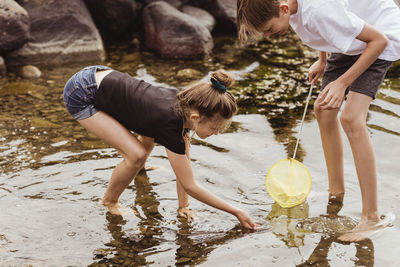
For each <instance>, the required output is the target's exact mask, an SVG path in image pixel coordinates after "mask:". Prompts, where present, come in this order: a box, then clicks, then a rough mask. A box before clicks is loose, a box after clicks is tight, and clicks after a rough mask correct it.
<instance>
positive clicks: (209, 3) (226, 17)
mask: <svg viewBox="0 0 400 267" xmlns="http://www.w3.org/2000/svg"><path fill="white" fill-rule="evenodd" d="M189 4H190V5H193V6H197V7H201V8H204V9H206V10H207V11H208V12H210V13H211V15H213V16H214V18H215V19H216V21H217V27H218V28H221V29H223V31H225V32H227V31H230V32H236V8H237V7H236V5H237V0H191V1H190V2H189Z"/></svg>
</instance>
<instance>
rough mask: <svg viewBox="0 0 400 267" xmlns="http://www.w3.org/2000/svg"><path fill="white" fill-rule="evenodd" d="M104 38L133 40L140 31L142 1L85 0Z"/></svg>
mask: <svg viewBox="0 0 400 267" xmlns="http://www.w3.org/2000/svg"><path fill="white" fill-rule="evenodd" d="M85 3H86V5H87V7H88V9H89V11H90V13H91V14H92V17H93V20H94V22H95V23H96V26H97V28H98V29H99V31H100V33H101V35H102V36H103V38H104V40H109V41H115V39H118V40H131V39H132V36H133V33H134V32H137V31H139V23H138V22H140V19H141V17H140V16H139V13H140V9H141V7H142V4H141V3H138V2H136V1H135V0H85Z"/></svg>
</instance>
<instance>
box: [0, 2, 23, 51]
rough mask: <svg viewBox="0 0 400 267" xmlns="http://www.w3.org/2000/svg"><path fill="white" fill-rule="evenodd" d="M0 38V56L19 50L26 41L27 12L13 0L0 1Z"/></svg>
mask: <svg viewBox="0 0 400 267" xmlns="http://www.w3.org/2000/svg"><path fill="white" fill-rule="evenodd" d="M0 36H1V38H0V54H5V53H7V52H9V51H11V50H14V49H17V48H20V47H21V46H23V45H24V44H25V43H26V42H27V41H28V37H29V16H28V12H26V10H25V9H23V8H22V7H21V6H20V5H18V3H17V2H15V1H13V0H1V1H0Z"/></svg>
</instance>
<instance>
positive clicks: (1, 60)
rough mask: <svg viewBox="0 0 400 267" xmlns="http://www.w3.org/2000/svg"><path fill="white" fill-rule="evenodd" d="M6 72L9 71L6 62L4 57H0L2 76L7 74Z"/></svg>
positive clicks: (0, 72)
mask: <svg viewBox="0 0 400 267" xmlns="http://www.w3.org/2000/svg"><path fill="white" fill-rule="evenodd" d="M6 73H7V67H6V63H5V62H4V59H3V58H2V57H0V77H1V76H6Z"/></svg>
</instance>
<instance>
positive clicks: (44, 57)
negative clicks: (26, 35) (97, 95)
mask: <svg viewBox="0 0 400 267" xmlns="http://www.w3.org/2000/svg"><path fill="white" fill-rule="evenodd" d="M20 3H21V5H22V7H23V8H25V9H26V10H27V11H28V14H29V18H30V25H31V28H30V39H29V42H28V43H26V44H25V45H24V46H23V47H22V48H20V49H18V50H16V51H13V52H11V53H10V54H7V55H6V57H5V60H6V62H7V65H10V66H15V65H27V64H31V65H59V64H64V63H74V62H87V61H91V62H98V61H103V60H104V58H105V52H104V47H103V42H102V39H101V37H100V34H99V32H98V30H97V28H96V26H95V25H94V23H93V20H92V18H91V16H90V13H89V11H88V10H87V8H86V6H85V3H84V2H83V0H69V1H61V0H52V1H48V0H24V1H22V0H20Z"/></svg>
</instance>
